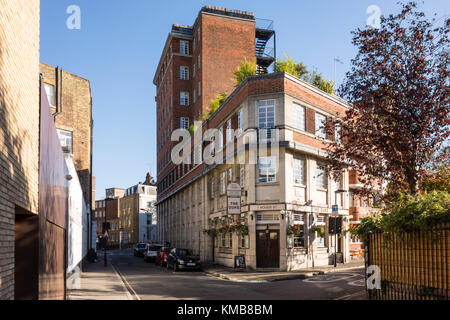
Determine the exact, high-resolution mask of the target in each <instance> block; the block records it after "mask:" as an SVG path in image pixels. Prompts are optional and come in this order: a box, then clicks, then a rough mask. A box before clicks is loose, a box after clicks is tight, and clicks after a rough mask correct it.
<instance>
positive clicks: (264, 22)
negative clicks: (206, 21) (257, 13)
mask: <svg viewBox="0 0 450 320" xmlns="http://www.w3.org/2000/svg"><path fill="white" fill-rule="evenodd" d="M255 22H256V29H264V30H272V31H273V20H269V19H261V18H256V19H255Z"/></svg>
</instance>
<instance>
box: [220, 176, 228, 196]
mask: <svg viewBox="0 0 450 320" xmlns="http://www.w3.org/2000/svg"><path fill="white" fill-rule="evenodd" d="M226 174H227V173H226V171H224V172H222V173H221V174H220V190H219V192H220V195H224V194H225V190H226V186H225V177H226Z"/></svg>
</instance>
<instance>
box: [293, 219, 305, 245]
mask: <svg viewBox="0 0 450 320" xmlns="http://www.w3.org/2000/svg"><path fill="white" fill-rule="evenodd" d="M295 227H297V229H298V230H299V234H298V235H294V248H304V247H305V226H304V225H303V224H298V225H295Z"/></svg>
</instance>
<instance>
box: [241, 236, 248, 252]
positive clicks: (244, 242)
mask: <svg viewBox="0 0 450 320" xmlns="http://www.w3.org/2000/svg"><path fill="white" fill-rule="evenodd" d="M247 243H248V235H245V236H244V235H240V236H239V248H241V249H245V248H247Z"/></svg>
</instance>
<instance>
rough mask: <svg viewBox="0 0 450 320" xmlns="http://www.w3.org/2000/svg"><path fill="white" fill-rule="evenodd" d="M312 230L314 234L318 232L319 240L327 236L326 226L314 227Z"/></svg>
mask: <svg viewBox="0 0 450 320" xmlns="http://www.w3.org/2000/svg"><path fill="white" fill-rule="evenodd" d="M310 230H311V233H312V234H314V233H315V232H317V236H318V237H319V238H322V237H323V236H324V235H325V226H314V227H311V229H310Z"/></svg>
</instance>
